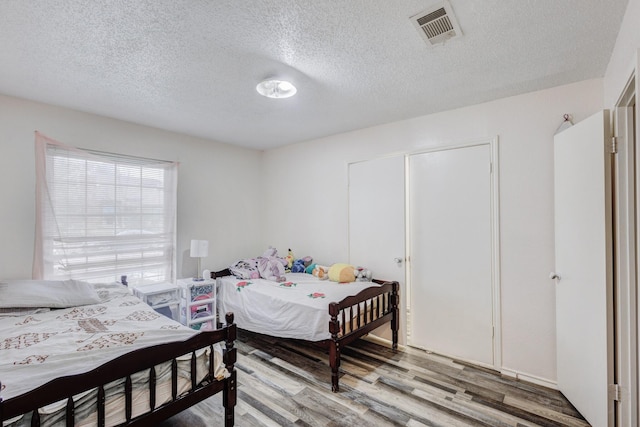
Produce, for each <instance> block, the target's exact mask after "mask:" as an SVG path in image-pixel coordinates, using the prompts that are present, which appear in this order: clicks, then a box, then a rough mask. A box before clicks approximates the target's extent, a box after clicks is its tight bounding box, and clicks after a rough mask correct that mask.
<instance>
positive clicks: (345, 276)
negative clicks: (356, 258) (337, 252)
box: [329, 263, 356, 283]
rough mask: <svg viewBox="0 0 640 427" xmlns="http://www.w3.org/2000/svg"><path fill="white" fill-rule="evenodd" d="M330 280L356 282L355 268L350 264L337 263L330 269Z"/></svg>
mask: <svg viewBox="0 0 640 427" xmlns="http://www.w3.org/2000/svg"><path fill="white" fill-rule="evenodd" d="M329 280H331V281H332V282H340V283H348V282H355V280H356V274H355V267H354V266H353V265H349V264H343V263H337V264H333V265H332V266H331V267H329Z"/></svg>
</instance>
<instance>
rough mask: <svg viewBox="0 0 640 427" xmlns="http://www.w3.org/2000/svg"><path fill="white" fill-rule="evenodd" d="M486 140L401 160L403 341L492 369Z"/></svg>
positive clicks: (489, 184)
mask: <svg viewBox="0 0 640 427" xmlns="http://www.w3.org/2000/svg"><path fill="white" fill-rule="evenodd" d="M491 188H492V177H491V145H490V144H482V145H475V146H468V147H462V148H453V149H446V150H441V151H434V152H427V153H421V154H416V155H412V156H410V157H409V227H410V229H409V248H410V250H409V253H410V257H411V268H410V271H411V272H410V281H409V282H410V284H411V285H410V286H411V303H410V316H411V334H410V337H409V344H410V345H412V346H416V347H420V348H424V349H427V350H431V351H434V352H437V353H441V354H445V355H449V356H454V357H457V358H461V359H464V360H468V361H472V362H476V363H480V364H484V365H489V366H493V364H494V353H493V348H494V345H493V316H494V311H493V281H492V271H493V256H492V254H493V246H492V197H491Z"/></svg>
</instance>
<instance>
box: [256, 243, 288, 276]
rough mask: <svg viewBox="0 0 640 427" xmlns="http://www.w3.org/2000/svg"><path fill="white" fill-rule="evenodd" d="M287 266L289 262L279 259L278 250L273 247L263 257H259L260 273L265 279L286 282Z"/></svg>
mask: <svg viewBox="0 0 640 427" xmlns="http://www.w3.org/2000/svg"><path fill="white" fill-rule="evenodd" d="M285 265H287V261H286V260H285V259H284V258H280V257H278V250H277V249H275V248H272V247H271V246H270V247H269V249H267V250H266V251H265V252H264V253H263V254H262V256H261V257H258V272H259V273H260V277H262V278H263V279H267V280H271V281H274V282H284V281H285V280H286V278H285V276H284V272H285V271H284V267H285Z"/></svg>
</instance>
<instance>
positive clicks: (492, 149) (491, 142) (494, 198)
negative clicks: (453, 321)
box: [405, 136, 502, 371]
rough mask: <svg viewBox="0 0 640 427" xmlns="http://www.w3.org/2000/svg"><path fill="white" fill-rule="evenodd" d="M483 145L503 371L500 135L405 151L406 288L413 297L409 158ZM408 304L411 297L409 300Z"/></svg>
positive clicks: (496, 363)
mask: <svg viewBox="0 0 640 427" xmlns="http://www.w3.org/2000/svg"><path fill="white" fill-rule="evenodd" d="M480 145H488V146H489V153H490V168H491V170H490V172H491V174H490V176H491V183H490V197H491V202H490V205H491V258H492V262H491V292H492V322H493V325H492V326H493V364H492V366H491V367H492V368H494V369H496V370H498V371H500V370H501V369H502V326H501V325H502V319H501V295H500V288H501V286H500V173H499V172H500V168H499V141H498V136H495V137H493V138H483V139H478V140H472V141H468V142H461V143H457V144H447V145H440V146H435V147H430V148H428V149H422V150H415V151H411V152H408V153H406V155H405V162H406V163H405V194H407V197H405V200H406V206H405V215H406V217H405V223H406V224H407V227H406V229H407V235H406V238H405V242H406V253H407V257H406V260H407V262H406V263H405V268H406V273H405V278H406V288H407V298H408V299H409V298H411V286H412V284H411V274H410V269H411V253H410V251H409V249H410V247H411V230H410V221H409V220H410V218H409V214H410V212H409V197H408V194H409V190H410V189H409V185H410V183H409V181H408V176H409V158H410V156H412V155H417V154H424V153H433V152H438V151H446V150H455V149H460V148H469V147H475V146H480ZM407 305H408V306H409V305H410V304H409V301H408V303H407ZM410 316H411V313H407V322H408V323H411V320H410ZM408 326H409V327H408V328H407V334H410V331H411V327H410V325H408ZM409 339H410V336H407V342H409Z"/></svg>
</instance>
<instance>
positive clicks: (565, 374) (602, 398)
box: [554, 111, 613, 427]
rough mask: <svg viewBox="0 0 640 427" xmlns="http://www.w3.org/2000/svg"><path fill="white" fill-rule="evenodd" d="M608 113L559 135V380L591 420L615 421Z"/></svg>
mask: <svg viewBox="0 0 640 427" xmlns="http://www.w3.org/2000/svg"><path fill="white" fill-rule="evenodd" d="M609 136H610V131H609V114H608V112H607V111H603V112H600V113H597V114H595V115H593V116H591V117H589V118H588V119H586V120H584V121H582V122H580V123H578V124H576V125H575V126H573V127H571V128H568V129H566V130H565V131H563V132H561V133H559V134H558V135H556V136H555V141H554V160H555V162H554V173H555V179H554V181H555V182H554V189H555V194H554V200H555V250H556V272H555V273H556V275H557V276H558V277H559V278H557V279H556V339H557V369H558V387H559V388H560V391H562V393H563V394H564V395H565V396H566V397H567V398H568V399H569V400H570V401H571V403H572V404H573V405H574V406H575V407H576V408H577V409H578V411H580V413H581V414H582V415H583V416H584V417H585V418H586V419H587V421H589V423H590V424H592V425H593V426H602V427H604V426H607V425H609V426H610V425H612V422H613V413H612V408H613V405H612V404H611V400H609V397H608V385H609V384H612V382H613V363H612V362H613V345H612V344H613V343H612V337H613V333H612V332H613V330H612V322H611V319H612V295H613V293H612V286H613V284H612V282H613V280H612V252H611V248H612V241H611V236H612V225H611V206H612V204H611V165H610V155H609V154H608V153H607V150H606V145H607V144H606V142H605V141H609Z"/></svg>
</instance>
